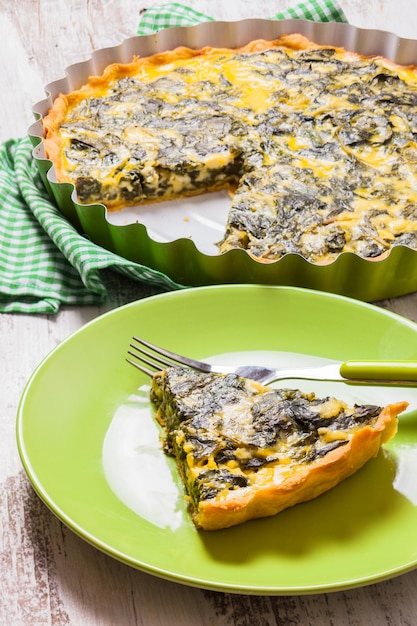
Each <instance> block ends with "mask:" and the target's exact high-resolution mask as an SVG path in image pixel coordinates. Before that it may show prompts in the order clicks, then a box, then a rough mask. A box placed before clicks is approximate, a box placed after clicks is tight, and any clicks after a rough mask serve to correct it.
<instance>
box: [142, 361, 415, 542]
mask: <svg viewBox="0 0 417 626" xmlns="http://www.w3.org/2000/svg"><path fill="white" fill-rule="evenodd" d="M151 398H152V400H153V402H154V403H155V405H156V407H157V414H156V416H157V419H158V421H159V422H160V424H161V425H162V426H163V428H164V432H165V444H164V445H165V450H166V451H167V452H168V453H169V454H171V455H173V456H174V457H175V459H176V462H177V466H178V468H179V471H180V474H181V476H182V479H183V482H184V485H185V488H186V492H187V494H188V498H189V501H190V505H191V510H192V515H193V519H194V522H195V524H196V525H197V527H202V528H204V529H207V530H213V529H216V528H224V527H227V526H232V525H235V524H239V523H241V522H243V521H246V520H248V519H252V518H255V517H264V516H267V515H274V514H275V513H277V512H279V511H280V510H282V509H284V508H287V507H288V506H292V505H293V504H296V503H298V502H302V501H305V500H309V499H311V498H314V497H316V496H317V495H319V494H320V493H323V492H324V491H327V490H328V489H330V488H331V487H333V486H334V485H336V484H338V483H339V482H340V481H341V480H343V479H344V478H346V477H347V476H349V475H351V474H352V473H353V472H355V471H356V470H357V469H359V468H360V467H361V466H362V465H363V464H364V463H365V462H366V461H367V460H368V459H369V458H371V457H372V456H374V455H375V454H376V453H377V452H378V450H379V447H380V445H381V444H382V443H383V442H385V441H387V440H388V439H389V438H391V437H392V436H393V435H394V434H395V432H396V428H397V419H396V415H397V414H398V413H399V412H401V411H403V410H404V409H405V408H406V406H407V403H398V404H397V405H391V406H390V407H389V408H387V409H385V410H384V411H383V410H382V408H381V407H377V406H370V405H362V406H357V405H355V406H354V407H349V406H347V404H346V403H345V402H342V401H340V400H338V399H336V398H333V397H326V398H321V399H320V398H317V397H316V396H315V394H314V393H310V394H305V393H302V392H301V391H298V390H294V389H279V390H276V389H272V388H269V387H265V386H263V385H261V384H260V383H257V382H254V381H251V380H248V379H245V378H241V377H239V376H236V375H219V374H201V373H199V372H193V371H190V370H188V369H183V368H180V367H173V368H168V369H167V370H164V371H162V372H160V373H157V374H155V376H154V378H153V383H152V391H151Z"/></svg>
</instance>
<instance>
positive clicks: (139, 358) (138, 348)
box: [126, 337, 173, 378]
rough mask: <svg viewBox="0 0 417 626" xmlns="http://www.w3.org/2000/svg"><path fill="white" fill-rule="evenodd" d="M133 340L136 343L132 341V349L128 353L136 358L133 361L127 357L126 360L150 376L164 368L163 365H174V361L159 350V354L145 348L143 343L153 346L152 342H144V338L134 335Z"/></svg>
mask: <svg viewBox="0 0 417 626" xmlns="http://www.w3.org/2000/svg"><path fill="white" fill-rule="evenodd" d="M132 341H134V342H135V343H131V344H130V345H129V347H130V348H131V350H128V351H127V353H128V354H130V356H132V357H133V358H134V359H135V360H134V361H133V360H132V359H129V358H127V359H126V361H127V362H128V363H130V364H131V365H134V366H135V367H137V368H138V369H139V370H140V371H141V372H143V373H144V374H146V375H147V376H150V377H151V378H152V376H153V375H154V374H155V372H159V371H160V370H161V369H163V367H169V366H170V365H173V362H172V361H169V360H168V359H166V358H163V356H162V355H161V354H160V353H159V352H158V354H155V353H154V352H150V351H149V350H146V349H145V348H143V344H144V345H146V346H151V345H152V344H148V343H147V342H144V341H143V340H142V339H139V337H133V338H132ZM147 366H149V367H147ZM161 366H163V367H161ZM149 368H152V369H149Z"/></svg>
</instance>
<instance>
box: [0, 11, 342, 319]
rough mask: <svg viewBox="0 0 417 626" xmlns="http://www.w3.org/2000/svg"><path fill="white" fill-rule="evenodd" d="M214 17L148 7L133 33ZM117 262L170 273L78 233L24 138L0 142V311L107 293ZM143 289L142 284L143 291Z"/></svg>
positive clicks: (328, 14)
mask: <svg viewBox="0 0 417 626" xmlns="http://www.w3.org/2000/svg"><path fill="white" fill-rule="evenodd" d="M283 18H306V19H311V20H315V21H325V22H327V21H339V22H344V21H346V19H345V16H344V15H343V12H342V11H341V9H340V8H339V7H338V6H337V4H335V3H333V2H330V1H329V0H310V1H307V2H303V3H301V4H298V5H297V6H295V7H294V8H292V9H288V10H287V11H284V12H283V13H279V14H277V15H275V16H274V17H273V18H271V19H283ZM208 20H212V18H211V17H208V16H206V15H204V14H202V13H199V12H198V11H195V10H193V9H190V8H188V7H185V6H183V5H181V4H178V3H171V4H163V5H159V6H156V7H153V8H151V9H149V10H148V11H146V12H145V13H144V15H143V16H142V18H141V21H140V24H139V26H138V33H139V34H150V33H154V32H156V31H158V30H161V29H162V28H168V27H172V26H190V25H193V24H196V23H199V22H203V21H208ZM105 270H115V271H116V272H118V273H119V274H123V275H124V276H128V277H130V278H131V279H134V280H135V281H140V282H141V283H142V284H143V285H148V286H149V285H150V286H153V287H155V288H157V289H158V290H160V291H163V290H169V289H179V288H182V287H183V285H178V284H176V283H175V282H173V281H172V280H171V279H170V278H168V277H167V276H165V275H164V274H161V273H160V272H157V271H155V270H153V269H151V268H147V267H144V266H143V265H139V264H137V263H132V262H131V261H128V260H126V259H124V258H122V257H120V256H118V255H116V254H114V253H112V252H109V251H107V250H104V249H103V248H101V247H100V246H97V245H95V244H94V243H92V242H91V241H89V240H88V239H86V238H85V237H83V236H82V235H80V234H79V233H78V232H77V231H76V230H75V229H74V228H73V227H72V226H71V225H70V224H69V223H68V222H67V220H66V219H65V218H64V217H63V216H62V215H61V213H60V212H59V211H58V209H57V208H56V206H55V205H54V203H53V202H51V201H50V199H49V198H48V196H47V194H46V192H45V190H44V188H43V184H42V181H41V178H40V175H39V172H38V171H37V166H36V163H35V162H34V160H33V158H32V145H31V143H30V140H29V139H28V138H22V139H11V140H9V141H7V142H5V143H3V144H0V313H15V312H19V313H47V314H48V313H49V314H51V313H56V312H57V311H58V310H59V308H60V306H61V304H69V305H87V304H95V303H99V302H103V301H104V300H105V299H106V297H108V296H109V283H108V273H107V272H106V271H105ZM145 292H146V289H145V287H144V289H143V295H145Z"/></svg>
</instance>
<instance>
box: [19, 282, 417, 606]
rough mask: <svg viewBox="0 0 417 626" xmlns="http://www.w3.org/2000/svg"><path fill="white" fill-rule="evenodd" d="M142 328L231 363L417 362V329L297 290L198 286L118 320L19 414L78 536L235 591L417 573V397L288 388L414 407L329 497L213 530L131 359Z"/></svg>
mask: <svg viewBox="0 0 417 626" xmlns="http://www.w3.org/2000/svg"><path fill="white" fill-rule="evenodd" d="M133 334H138V335H140V336H142V337H144V338H147V339H148V340H149V341H151V342H154V343H159V344H160V345H163V346H166V347H167V348H169V349H172V350H175V351H177V352H183V353H185V354H188V355H190V356H194V357H197V358H214V359H218V360H219V359H220V360H221V359H222V358H224V359H225V360H228V361H229V362H230V360H232V359H233V358H234V357H236V358H237V360H240V361H245V360H248V359H249V358H251V360H253V361H260V360H264V361H265V362H268V363H276V364H278V365H279V364H282V363H284V362H287V363H291V365H294V364H295V363H296V362H299V363H301V364H303V363H310V362H320V363H321V362H324V361H326V360H333V359H340V360H346V359H385V358H386V359H417V325H416V324H414V323H412V322H410V321H408V320H406V319H403V318H401V317H399V316H397V315H395V314H392V313H389V312H387V311H384V310H382V309H379V308H377V307H375V306H372V305H369V304H366V303H362V302H359V301H355V300H350V299H348V298H346V297H343V296H337V295H332V294H326V293H321V292H315V291H311V290H303V289H299V288H295V287H273V286H271V287H269V286H257V285H231V286H221V285H218V286H211V287H199V288H195V289H190V290H184V291H177V292H172V293H167V294H163V295H159V296H155V297H151V298H147V299H144V300H140V301H138V302H134V303H132V304H129V305H127V306H124V307H121V308H119V309H117V310H114V311H112V312H110V313H107V314H105V315H103V316H101V317H99V318H97V319H96V320H94V321H92V322H90V323H89V324H87V325H86V326H84V327H83V328H81V329H80V330H79V331H77V332H76V333H75V334H73V335H72V336H71V337H69V338H68V339H67V340H65V341H64V342H62V343H61V344H60V345H59V346H58V347H57V348H55V349H54V350H53V351H52V352H51V353H50V354H49V356H47V357H46V359H45V360H44V361H43V362H42V363H41V364H40V365H39V367H38V368H37V369H36V370H35V372H34V373H33V375H32V377H31V378H30V380H29V382H28V384H27V386H26V388H25V391H24V393H23V395H22V398H21V402H20V406H19V410H18V417H17V439H18V446H19V451H20V455H21V459H22V462H23V464H24V467H25V469H26V472H27V474H28V476H29V478H30V480H31V482H32V484H33V486H34V488H35V490H36V492H37V493H38V494H39V496H40V497H41V498H42V500H43V501H44V502H45V503H46V504H47V505H48V506H49V507H50V509H51V510H52V511H53V512H54V513H55V514H56V515H57V516H58V517H59V518H60V519H61V520H62V521H63V522H64V523H65V524H66V525H67V526H68V527H70V528H71V529H72V530H73V531H75V532H76V533H77V534H78V535H80V536H81V537H83V538H84V539H85V540H86V541H88V542H90V543H91V544H93V545H94V546H95V547H97V548H98V549H100V550H102V551H103V552H105V553H107V554H109V555H111V556H112V557H114V558H116V559H119V560H120V561H122V562H124V563H126V564H128V565H131V566H133V567H136V568H138V569H140V570H143V571H145V572H148V573H150V574H154V575H156V576H160V577H162V578H165V579H168V580H172V581H176V582H180V583H184V584H187V585H191V586H196V587H201V588H206V589H213V590H218V591H227V592H233V593H247V594H267V595H287V594H306V593H319V592H329V591H336V590H343V589H349V588H353V587H357V586H361V585H365V584H369V583H374V582H377V581H381V580H384V579H387V578H390V577H392V576H395V575H398V574H401V573H404V572H407V571H409V570H411V569H413V568H414V567H415V566H416V563H417V536H416V528H417V483H416V481H415V475H416V469H417V454H416V452H417V389H412V388H411V389H410V388H409V389H398V388H395V389H390V388H388V387H368V386H366V387H362V386H361V387H357V386H356V387H355V386H350V385H345V384H340V383H339V384H338V383H332V384H330V383H322V382H321V383H313V382H305V381H304V382H303V383H302V384H301V383H293V382H291V383H289V382H288V381H286V382H285V384H284V386H300V387H301V388H303V389H305V390H306V389H309V390H313V391H316V393H318V394H320V395H327V394H330V393H331V394H333V395H338V396H339V397H341V398H343V399H346V400H348V401H357V402H365V403H367V402H372V403H375V402H377V403H379V404H385V403H387V402H390V401H397V400H401V399H404V400H407V401H408V402H409V403H410V406H409V409H408V410H407V412H405V413H404V414H402V415H401V416H400V425H399V431H398V434H397V435H396V437H395V438H394V439H393V440H392V441H391V442H389V443H388V444H386V445H385V446H384V448H383V449H382V450H381V451H380V452H379V454H378V456H377V457H375V458H374V459H372V460H371V461H369V462H368V463H367V464H366V466H365V467H364V468H362V469H361V470H360V471H359V472H357V474H355V475H354V476H353V477H351V478H349V479H347V480H346V481H344V482H343V483H342V484H341V485H339V486H337V487H335V488H334V489H332V490H331V491H329V492H328V493H326V494H324V495H323V496H320V497H319V498H317V499H316V500H313V501H311V502H308V503H305V504H301V505H297V506H295V507H293V508H291V509H288V510H286V511H284V512H282V513H281V514H279V515H277V516H276V517H273V518H267V519H263V520H256V521H252V522H249V523H246V524H243V525H241V526H238V527H235V528H231V529H227V530H223V531H215V532H201V531H197V530H196V529H195V528H194V527H193V525H192V523H191V521H190V518H189V515H188V513H187V510H186V506H185V502H184V500H183V498H182V495H181V493H182V492H181V485H180V483H179V481H178V477H177V474H176V471H175V468H174V467H173V465H172V463H171V460H170V459H167V458H166V457H165V456H164V455H163V453H162V452H161V450H160V446H159V443H158V440H157V436H158V433H157V429H156V426H155V424H154V421H153V416H152V412H151V408H150V406H149V402H148V395H147V385H148V384H149V381H148V380H147V379H146V377H145V376H143V375H142V374H141V373H140V372H138V371H136V370H135V368H133V367H131V366H130V365H128V364H127V363H126V361H125V356H126V353H127V349H128V345H129V342H130V338H131V336H132V335H133ZM230 353H232V355H231V354H230ZM248 353H250V354H248ZM222 355H225V356H224V357H222ZM252 357H253V358H252ZM281 385H282V383H281Z"/></svg>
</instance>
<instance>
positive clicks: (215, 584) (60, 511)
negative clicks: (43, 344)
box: [16, 285, 417, 595]
mask: <svg viewBox="0 0 417 626" xmlns="http://www.w3.org/2000/svg"><path fill="white" fill-rule="evenodd" d="M267 291H268V292H269V293H271V292H274V293H275V295H277V296H278V297H283V298H289V299H291V298H293V297H294V296H296V297H299V298H301V300H304V301H305V306H306V310H308V303H309V301H311V300H314V299H316V300H317V299H318V300H319V301H321V302H322V303H326V304H327V305H330V307H331V306H332V304H334V303H336V304H337V305H338V306H342V308H343V307H344V306H345V305H346V306H347V308H352V307H353V309H355V308H359V309H360V310H361V311H363V312H364V313H365V316H366V313H369V314H371V315H372V316H373V317H374V319H376V318H379V319H380V320H385V321H388V323H389V324H390V323H391V321H392V322H393V323H394V325H396V326H398V327H401V328H408V329H409V330H411V331H412V333H413V334H414V333H417V324H415V323H414V322H412V321H409V320H407V319H405V318H402V317H401V316H399V315H397V314H395V313H392V312H389V311H386V310H383V309H380V308H378V307H376V306H374V305H371V304H367V303H363V302H359V301H356V300H353V299H351V298H347V297H345V296H339V295H334V294H329V293H324V292H319V291H313V290H306V289H301V288H297V287H282V286H261V285H229V286H223V285H214V286H208V287H196V288H193V289H188V290H184V291H178V292H170V293H164V294H160V295H157V296H152V297H150V298H145V299H143V300H139V301H136V302H132V303H130V304H127V305H125V306H123V307H120V308H119V309H115V310H112V311H109V312H107V313H105V314H103V315H101V316H99V317H98V318H96V319H94V320H92V321H91V322H89V323H87V324H85V325H84V326H83V327H81V328H80V329H79V330H77V331H76V332H74V333H73V334H72V335H70V336H69V337H68V338H66V339H65V340H64V341H63V342H62V343H61V344H59V345H58V346H57V347H56V348H54V349H53V350H52V351H51V352H50V353H49V354H48V355H47V356H46V357H45V358H44V359H43V360H42V362H41V363H40V364H39V365H38V367H37V368H36V369H35V370H34V372H33V373H32V375H31V377H30V379H29V380H28V382H27V384H26V387H25V390H24V392H23V394H22V397H21V400H20V403H19V408H18V415H17V424H16V432H17V444H18V450H19V454H20V457H21V460H22V464H23V466H24V469H25V471H26V472H27V475H28V477H29V479H30V481H31V483H32V485H33V487H34V489H35V491H36V493H37V494H38V495H39V497H40V498H41V499H42V500H43V502H44V503H45V504H46V505H47V506H48V507H49V508H50V510H51V511H52V512H53V513H54V514H55V515H56V516H57V517H58V518H59V519H60V520H61V521H62V522H63V523H64V524H66V525H67V526H68V527H69V528H70V529H72V530H73V531H74V532H75V533H76V534H78V535H79V536H80V537H82V538H83V539H84V540H85V541H87V542H88V543H90V544H91V545H93V546H95V547H96V548H98V549H99V550H101V551H103V552H104V553H106V554H108V555H110V556H112V557H114V558H115V559H117V560H119V561H121V562H123V563H125V564H127V565H130V566H133V567H135V568H137V569H139V570H142V571H144V572H147V573H149V574H153V575H156V576H159V577H161V578H164V579H166V580H171V581H173V582H177V583H178V582H179V583H183V584H186V585H189V586H193V587H198V588H203V589H211V590H215V591H223V592H232V593H243V594H251V595H253V594H257V595H295V594H297V595H303V594H314V593H323V592H331V591H342V590H347V589H351V588H356V587H360V586H364V585H368V584H371V583H375V582H381V581H384V580H387V579H389V578H392V577H394V576H398V575H400V574H404V573H406V572H409V571H411V570H413V569H414V568H415V567H416V566H417V552H416V556H415V558H410V559H409V560H408V561H405V560H404V561H403V562H401V563H399V564H396V565H392V566H391V567H388V568H385V569H382V570H381V571H378V572H373V573H372V574H369V573H366V572H364V573H363V575H361V576H355V578H354V579H350V580H349V579H344V580H337V579H335V580H331V581H327V582H318V583H317V584H312V583H311V581H310V582H308V583H307V584H305V585H303V584H301V583H300V584H298V585H296V586H294V585H292V586H286V585H285V584H283V583H281V584H278V585H277V584H272V585H266V584H261V585H257V584H255V583H250V584H243V585H242V583H239V582H236V583H235V582H233V581H231V580H228V581H227V580H225V579H224V580H218V579H216V578H213V577H212V578H210V577H208V578H205V577H204V576H201V577H197V576H195V575H187V574H186V573H184V572H181V573H179V572H178V571H175V568H172V566H168V567H166V566H159V565H155V564H154V563H152V562H149V559H148V560H147V559H146V558H145V559H142V560H141V559H138V558H137V557H133V556H131V555H129V554H126V553H124V552H123V551H121V550H120V549H118V548H117V547H115V545H114V542H113V545H112V542H106V541H105V540H103V539H102V538H100V536H99V535H98V534H97V532H96V533H92V532H90V531H89V530H88V529H86V528H85V526H84V525H83V524H80V523H78V522H77V521H76V520H75V519H74V516H73V515H72V513H71V511H70V510H68V509H66V508H65V507H61V506H60V504H59V502H57V501H56V499H54V497H53V496H51V495H50V494H49V493H48V488H47V487H45V486H44V484H43V481H42V480H41V479H39V477H38V469H39V459H36V458H35V459H33V458H31V454H30V452H28V445H29V444H30V442H29V441H28V440H27V439H26V436H25V434H24V427H25V423H26V422H27V421H28V419H29V418H30V416H29V415H28V413H27V408H26V403H27V399H28V394H30V393H32V392H33V390H35V391H36V387H37V385H38V384H39V383H38V381H39V380H40V379H41V377H42V376H43V373H44V370H45V368H46V367H47V366H48V364H49V363H50V362H51V360H53V359H56V358H58V359H59V357H60V355H62V354H65V352H66V351H67V350H68V348H69V346H71V344H73V342H76V341H79V338H80V336H83V335H85V334H86V333H87V334H88V333H90V332H91V330H92V329H95V328H97V327H99V326H100V325H101V324H102V323H103V321H105V320H107V321H108V320H115V321H116V320H117V318H118V317H120V316H122V317H123V313H124V312H130V311H135V310H137V309H139V310H140V308H141V307H143V306H144V305H145V306H146V305H147V304H148V303H152V304H153V305H155V306H157V307H159V308H162V307H164V306H165V304H166V303H170V302H176V301H181V302H183V303H184V302H185V303H187V302H188V304H190V303H191V305H192V300H193V298H194V297H195V295H196V294H197V295H198V294H202V295H203V297H206V296H207V297H210V295H211V294H213V295H215V293H216V292H217V293H218V294H220V297H221V296H222V295H223V294H224V295H225V296H226V297H227V296H228V294H229V295H230V294H237V293H238V292H241V293H242V294H245V295H250V296H253V297H254V298H256V297H257V296H258V295H260V294H261V293H262V292H263V293H266V292H267ZM218 297H219V296H218ZM375 315H376V318H375ZM359 358H364V357H363V356H361V357H359ZM372 358H374V357H372ZM387 358H389V357H387ZM391 358H398V357H396V356H395V355H394V357H391ZM416 358H417V352H416ZM131 369H133V368H131ZM127 375H128V374H127ZM416 393H417V392H416ZM416 443H417V442H416ZM70 469H71V468H70ZM322 497H323V496H322ZM300 506H305V505H300ZM253 523H255V524H259V523H262V520H261V521H259V520H258V521H255V522H250V524H253ZM168 532H169V531H168ZM220 532H222V531H220ZM226 578H227V576H226Z"/></svg>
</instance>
